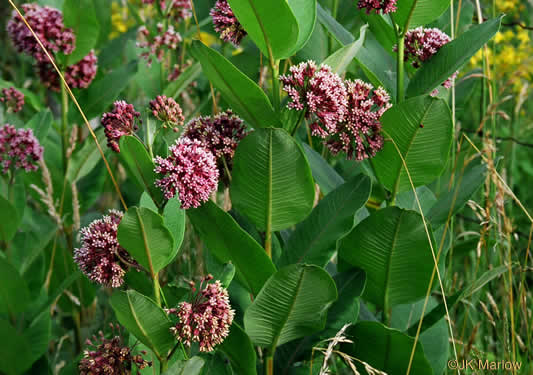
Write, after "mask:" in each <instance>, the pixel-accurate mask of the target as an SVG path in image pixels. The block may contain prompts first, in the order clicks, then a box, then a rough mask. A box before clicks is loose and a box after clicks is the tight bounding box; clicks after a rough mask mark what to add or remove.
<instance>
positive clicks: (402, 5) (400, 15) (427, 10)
mask: <svg viewBox="0 0 533 375" xmlns="http://www.w3.org/2000/svg"><path fill="white" fill-rule="evenodd" d="M414 4H415V9H414V11H413V13H412V15H411V16H410V13H411V9H412V7H413V5H414ZM397 7H398V10H397V11H396V12H394V13H392V17H393V18H394V21H395V22H396V23H397V24H399V25H400V26H401V27H402V28H403V27H404V26H405V23H406V22H407V19H408V18H409V16H410V17H411V18H410V20H409V29H414V28H415V27H418V26H424V25H427V24H428V23H430V22H432V21H435V20H436V19H437V18H439V17H440V15H441V14H442V13H444V11H445V10H446V9H448V8H449V7H450V2H449V1H448V0H398V3H397Z"/></svg>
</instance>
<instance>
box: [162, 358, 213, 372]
mask: <svg viewBox="0 0 533 375" xmlns="http://www.w3.org/2000/svg"><path fill="white" fill-rule="evenodd" d="M204 365H205V361H204V360H203V359H202V358H200V357H192V358H191V359H189V360H187V361H178V362H176V363H174V364H173V365H172V366H171V367H170V368H169V369H168V370H167V371H165V372H164V373H163V375H200V374H201V373H202V369H203V368H204Z"/></svg>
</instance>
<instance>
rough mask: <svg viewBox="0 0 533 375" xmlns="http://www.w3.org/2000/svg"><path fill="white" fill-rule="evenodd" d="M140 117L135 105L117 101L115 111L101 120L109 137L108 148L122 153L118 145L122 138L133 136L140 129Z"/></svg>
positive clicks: (105, 114)
mask: <svg viewBox="0 0 533 375" xmlns="http://www.w3.org/2000/svg"><path fill="white" fill-rule="evenodd" d="M139 117H141V114H140V113H139V112H137V111H136V110H135V108H134V107H133V104H128V103H126V102H125V101H124V100H118V101H116V102H115V103H114V108H113V110H112V111H111V112H107V113H104V114H103V115H102V119H101V120H100V122H101V123H102V126H103V127H104V132H105V135H106V137H107V146H108V147H110V148H111V149H112V150H113V151H115V152H120V146H119V144H118V141H119V140H120V137H122V136H125V135H132V134H133V133H134V132H136V131H137V129H139V126H138V125H137V121H136V119H138V118H139ZM139 122H140V120H139Z"/></svg>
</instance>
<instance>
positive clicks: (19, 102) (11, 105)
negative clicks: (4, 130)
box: [0, 87, 24, 113]
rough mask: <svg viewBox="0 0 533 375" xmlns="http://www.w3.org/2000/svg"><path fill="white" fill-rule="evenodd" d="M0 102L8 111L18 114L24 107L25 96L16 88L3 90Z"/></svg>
mask: <svg viewBox="0 0 533 375" xmlns="http://www.w3.org/2000/svg"><path fill="white" fill-rule="evenodd" d="M0 102H2V103H4V105H5V106H6V108H7V110H8V111H12V112H15V113H16V112H19V111H21V110H22V107H24V94H23V93H21V92H20V91H19V90H17V89H16V88H14V87H10V88H7V89H2V95H0Z"/></svg>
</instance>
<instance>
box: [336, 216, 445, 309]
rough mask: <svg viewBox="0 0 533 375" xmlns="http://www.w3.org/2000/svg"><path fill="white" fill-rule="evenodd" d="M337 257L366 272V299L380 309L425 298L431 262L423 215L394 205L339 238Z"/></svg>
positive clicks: (431, 269) (431, 268)
mask: <svg viewBox="0 0 533 375" xmlns="http://www.w3.org/2000/svg"><path fill="white" fill-rule="evenodd" d="M430 234H431V241H432V243H433V244H435V240H434V239H433V234H432V233H431V232H430ZM433 248H435V245H433ZM339 257H340V258H342V259H343V260H346V261H348V262H349V263H350V264H352V265H354V266H356V267H358V268H361V269H363V270H365V271H366V275H367V285H366V290H365V298H366V299H367V300H369V301H371V302H373V303H375V304H376V305H378V306H379V307H382V308H390V307H392V306H395V305H399V304H402V303H408V302H414V301H416V300H417V299H419V298H421V297H424V296H425V295H426V291H427V287H428V284H429V282H430V279H431V273H432V271H433V265H434V263H433V256H432V253H431V247H430V245H429V242H428V238H427V235H426V232H425V229H424V225H423V222H422V217H421V216H420V215H419V214H418V213H416V212H414V211H405V210H402V209H400V208H397V207H388V208H384V209H381V210H379V211H377V212H375V213H373V214H372V215H370V216H369V217H368V218H366V219H364V220H363V221H362V222H361V223H360V224H359V225H358V226H356V227H355V229H354V230H353V231H352V232H351V233H350V234H348V235H347V236H346V237H344V238H343V239H342V240H341V241H340V246H339Z"/></svg>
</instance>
